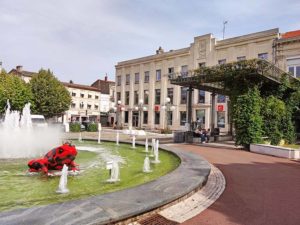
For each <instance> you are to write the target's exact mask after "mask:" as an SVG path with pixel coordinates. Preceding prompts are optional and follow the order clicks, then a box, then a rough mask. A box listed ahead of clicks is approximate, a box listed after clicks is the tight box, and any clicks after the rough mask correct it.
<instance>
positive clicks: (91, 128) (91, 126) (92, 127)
mask: <svg viewBox="0 0 300 225" xmlns="http://www.w3.org/2000/svg"><path fill="white" fill-rule="evenodd" d="M86 130H87V131H89V132H97V131H98V124H96V123H89V124H88V125H87V129H86Z"/></svg>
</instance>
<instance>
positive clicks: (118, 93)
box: [117, 92, 121, 101]
mask: <svg viewBox="0 0 300 225" xmlns="http://www.w3.org/2000/svg"><path fill="white" fill-rule="evenodd" d="M119 100H121V92H117V101H119Z"/></svg>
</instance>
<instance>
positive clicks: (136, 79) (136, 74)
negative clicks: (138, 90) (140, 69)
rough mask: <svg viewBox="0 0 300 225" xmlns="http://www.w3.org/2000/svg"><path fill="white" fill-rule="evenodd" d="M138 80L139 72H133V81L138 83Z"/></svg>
mask: <svg viewBox="0 0 300 225" xmlns="http://www.w3.org/2000/svg"><path fill="white" fill-rule="evenodd" d="M139 82H140V74H139V73H135V74H134V83H135V84H138V83H139Z"/></svg>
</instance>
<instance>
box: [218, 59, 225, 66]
mask: <svg viewBox="0 0 300 225" xmlns="http://www.w3.org/2000/svg"><path fill="white" fill-rule="evenodd" d="M225 63H226V59H220V60H219V61H218V64H219V65H223V64H225Z"/></svg>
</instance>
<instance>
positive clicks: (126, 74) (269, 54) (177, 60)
mask: <svg viewBox="0 0 300 225" xmlns="http://www.w3.org/2000/svg"><path fill="white" fill-rule="evenodd" d="M288 33H289V32H288ZM288 33H287V34H288ZM298 33H299V34H298ZM298 33H297V32H296V34H294V35H287V36H284V34H283V35H282V37H281V34H280V33H279V30H278V29H271V30H266V31H262V32H257V33H252V34H247V35H243V36H239V37H233V38H228V39H225V40H217V39H216V38H214V37H213V35H212V34H205V35H202V36H198V37H195V38H194V41H193V42H192V43H191V44H190V46H188V47H186V48H182V49H177V50H170V51H168V52H164V50H163V49H162V48H161V47H160V48H159V49H158V50H157V51H156V54H154V55H150V56H146V57H141V58H137V59H132V60H127V61H123V62H118V63H117V65H116V100H120V101H121V104H122V105H124V108H125V110H124V111H123V112H122V124H123V126H125V127H126V126H127V127H128V126H131V125H132V126H137V124H139V123H138V122H140V121H141V122H142V127H144V128H147V129H164V128H166V126H167V125H166V124H167V121H166V119H167V118H168V124H169V127H170V128H171V129H173V130H178V129H185V127H184V125H185V123H186V118H187V109H186V107H187V104H186V103H187V102H186V101H187V95H186V93H187V88H184V87H180V86H176V85H172V84H170V80H169V78H170V77H172V74H174V73H181V75H182V76H185V75H187V74H188V71H190V70H194V69H197V68H198V67H202V66H214V65H218V64H223V63H228V62H233V61H238V60H244V59H253V58H260V59H265V60H268V61H270V62H273V63H275V64H276V65H277V66H279V67H280V68H281V69H283V70H286V71H290V72H294V74H295V76H298V75H297V71H298V70H297V68H298V67H297V65H298V66H300V60H299V59H300V47H299V43H300V42H299V39H300V32H298ZM297 35H298V36H297ZM292 43H293V44H294V45H293V44H292ZM295 43H296V45H297V47H296V46H295ZM291 48H292V49H291ZM281 49H282V50H281ZM286 55H288V58H287V57H285V56H286ZM295 63H296V64H297V65H296V64H295ZM288 68H290V69H289V70H287V69H288ZM292 70H293V71H292ZM299 73H300V67H299ZM167 97H168V98H170V102H171V104H172V105H173V106H174V107H175V110H173V111H171V112H169V115H168V116H167V114H166V110H165V107H164V106H165V105H166V104H167ZM192 97H193V98H192V108H193V111H192V121H196V120H198V121H200V122H201V123H202V126H203V127H205V128H209V127H210V120H211V93H209V92H205V91H202V90H195V91H194V93H193V96H192ZM140 102H143V106H145V107H146V108H147V109H146V110H144V111H143V112H142V113H141V111H140V110H137V108H138V106H139V103H140ZM215 113H216V114H215V116H214V118H215V121H214V124H216V125H217V127H218V128H220V130H221V132H222V131H223V132H227V131H228V130H229V121H228V120H229V116H228V115H229V113H228V98H227V97H226V96H223V95H217V104H216V112H215Z"/></svg>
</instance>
